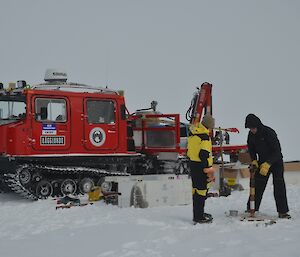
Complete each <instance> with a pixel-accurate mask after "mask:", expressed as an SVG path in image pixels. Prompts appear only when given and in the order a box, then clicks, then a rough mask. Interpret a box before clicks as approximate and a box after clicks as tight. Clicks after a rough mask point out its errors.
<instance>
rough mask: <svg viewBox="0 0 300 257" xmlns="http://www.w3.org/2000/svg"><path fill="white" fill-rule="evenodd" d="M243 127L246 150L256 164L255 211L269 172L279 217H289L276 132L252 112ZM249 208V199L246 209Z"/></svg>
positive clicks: (281, 158) (257, 208) (253, 163)
mask: <svg viewBox="0 0 300 257" xmlns="http://www.w3.org/2000/svg"><path fill="white" fill-rule="evenodd" d="M245 128H249V129H250V131H249V134H248V140H247V144H248V150H249V154H250V156H251V159H252V165H254V166H256V168H257V172H256V173H255V211H258V210H259V207H260V203H261V200H262V197H263V193H264V191H265V188H266V185H267V182H268V179H269V176H270V174H271V173H272V175H273V185H274V198H275V202H276V209H277V212H278V217H279V218H286V219H290V218H291V216H290V215H289V214H288V212H289V207H288V203H287V197H286V187H285V181H284V176H283V172H284V167H283V156H282V153H281V146H280V142H279V140H278V138H277V134H276V132H275V131H274V130H273V129H272V128H270V127H268V126H265V125H263V123H262V122H261V120H260V119H259V118H258V117H257V116H255V115H254V114H249V115H247V117H246V121H245ZM249 209H250V199H249V200H248V203H247V210H249Z"/></svg>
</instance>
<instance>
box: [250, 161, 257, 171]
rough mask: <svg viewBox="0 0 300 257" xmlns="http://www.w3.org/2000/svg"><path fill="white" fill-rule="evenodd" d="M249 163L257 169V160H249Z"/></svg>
mask: <svg viewBox="0 0 300 257" xmlns="http://www.w3.org/2000/svg"><path fill="white" fill-rule="evenodd" d="M251 165H252V166H254V167H255V168H257V169H258V167H259V165H258V162H257V160H253V161H252V162H251Z"/></svg>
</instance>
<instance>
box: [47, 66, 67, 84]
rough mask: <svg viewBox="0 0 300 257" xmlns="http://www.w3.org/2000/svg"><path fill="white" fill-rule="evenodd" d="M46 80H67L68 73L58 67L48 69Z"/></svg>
mask: <svg viewBox="0 0 300 257" xmlns="http://www.w3.org/2000/svg"><path fill="white" fill-rule="evenodd" d="M45 81H46V82H56V81H57V82H66V81H67V73H66V72H65V71H62V70H58V69H47V70H46V73H45Z"/></svg>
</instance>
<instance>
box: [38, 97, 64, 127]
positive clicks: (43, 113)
mask: <svg viewBox="0 0 300 257" xmlns="http://www.w3.org/2000/svg"><path fill="white" fill-rule="evenodd" d="M35 117H36V120H37V121H46V122H66V120H67V112H66V100H64V99H52V98H36V100H35Z"/></svg>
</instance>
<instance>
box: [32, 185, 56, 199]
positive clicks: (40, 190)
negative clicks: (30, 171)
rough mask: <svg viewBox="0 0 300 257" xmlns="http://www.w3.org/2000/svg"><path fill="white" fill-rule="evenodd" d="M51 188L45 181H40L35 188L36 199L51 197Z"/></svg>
mask: <svg viewBox="0 0 300 257" xmlns="http://www.w3.org/2000/svg"><path fill="white" fill-rule="evenodd" d="M52 192H53V187H52V185H51V183H50V182H49V181H47V180H41V181H40V182H39V183H38V184H37V186H36V195H37V197H38V198H41V199H45V198H48V197H49V196H50V195H52Z"/></svg>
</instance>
